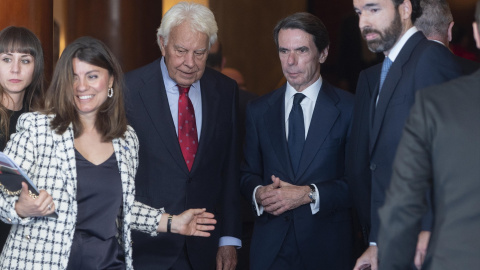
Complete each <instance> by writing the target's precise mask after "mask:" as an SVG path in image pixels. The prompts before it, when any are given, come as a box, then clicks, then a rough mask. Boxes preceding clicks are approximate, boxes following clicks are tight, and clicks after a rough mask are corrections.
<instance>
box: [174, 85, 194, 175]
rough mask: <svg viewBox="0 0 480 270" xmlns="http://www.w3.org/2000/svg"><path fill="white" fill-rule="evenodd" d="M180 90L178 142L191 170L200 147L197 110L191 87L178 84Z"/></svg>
mask: <svg viewBox="0 0 480 270" xmlns="http://www.w3.org/2000/svg"><path fill="white" fill-rule="evenodd" d="M178 90H179V91H180V97H179V98H178V142H179V144H180V148H181V149H182V154H183V158H184V159H185V163H187V167H188V170H189V171H190V170H191V169H192V165H193V160H194V159H195V154H196V153H197V147H198V137H197V124H196V122H195V110H194V109H193V105H192V101H190V98H189V97H188V91H189V90H190V87H187V88H183V87H181V86H178Z"/></svg>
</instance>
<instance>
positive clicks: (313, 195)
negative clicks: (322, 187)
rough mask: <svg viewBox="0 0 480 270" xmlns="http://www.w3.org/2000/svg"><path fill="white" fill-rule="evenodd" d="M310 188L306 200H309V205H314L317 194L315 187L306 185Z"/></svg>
mask: <svg viewBox="0 0 480 270" xmlns="http://www.w3.org/2000/svg"><path fill="white" fill-rule="evenodd" d="M308 186H309V187H310V193H308V198H310V203H315V202H316V201H317V192H315V191H316V189H315V186H314V185H312V184H310V185H308Z"/></svg>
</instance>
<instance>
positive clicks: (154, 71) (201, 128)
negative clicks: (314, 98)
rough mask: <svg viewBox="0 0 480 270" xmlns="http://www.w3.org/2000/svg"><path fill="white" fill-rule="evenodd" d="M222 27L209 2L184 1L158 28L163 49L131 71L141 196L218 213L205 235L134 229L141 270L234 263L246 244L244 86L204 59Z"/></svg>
mask: <svg viewBox="0 0 480 270" xmlns="http://www.w3.org/2000/svg"><path fill="white" fill-rule="evenodd" d="M217 29H218V28H217V23H216V21H215V18H214V15H213V13H212V12H211V11H210V10H209V9H208V8H207V7H205V6H203V5H200V4H194V3H186V2H181V3H178V4H176V5H175V6H173V7H172V8H171V9H170V10H169V11H167V13H166V14H165V16H164V17H163V19H162V22H161V24H160V27H159V29H158V32H157V39H158V44H159V46H160V49H161V51H162V55H163V57H162V58H160V59H158V60H156V61H154V62H153V63H151V64H148V65H146V66H144V67H141V68H139V69H136V70H134V71H131V72H129V73H127V74H126V79H125V80H126V85H127V87H128V90H129V91H128V92H127V94H126V106H127V117H128V121H129V123H130V125H132V127H133V128H134V129H135V131H136V132H137V134H138V138H139V141H140V152H139V156H140V161H139V168H138V173H137V176H136V194H137V195H136V198H137V200H139V201H141V202H145V203H148V204H149V205H152V206H160V205H161V206H163V207H165V209H166V211H169V213H172V214H177V213H182V212H183V211H184V210H185V209H189V208H192V207H193V206H198V207H201V208H206V209H207V211H208V212H211V213H214V214H215V218H216V220H217V221H218V223H217V225H216V226H215V230H214V231H213V232H212V233H211V237H210V238H208V239H207V240H205V241H203V240H198V239H194V238H192V237H184V236H177V235H173V234H161V235H159V236H157V237H155V238H147V237H144V236H143V235H140V234H136V233H134V234H133V250H134V252H133V254H134V255H133V256H134V258H135V259H134V260H135V263H134V267H135V268H136V269H139V270H143V269H182V270H183V269H195V270H197V269H214V268H215V266H216V267H217V269H235V265H236V262H237V257H236V256H237V255H236V248H237V247H240V246H241V241H240V237H241V220H240V218H241V216H240V202H239V178H238V177H239V174H238V167H239V165H238V163H239V161H238V143H237V120H236V117H237V97H238V87H237V84H236V83H235V81H233V80H231V79H230V78H228V77H226V76H224V75H222V74H221V73H219V72H217V71H215V70H213V69H210V68H206V67H205V63H206V60H207V56H208V50H209V49H210V46H211V45H212V44H213V43H214V42H215V41H216V39H217Z"/></svg>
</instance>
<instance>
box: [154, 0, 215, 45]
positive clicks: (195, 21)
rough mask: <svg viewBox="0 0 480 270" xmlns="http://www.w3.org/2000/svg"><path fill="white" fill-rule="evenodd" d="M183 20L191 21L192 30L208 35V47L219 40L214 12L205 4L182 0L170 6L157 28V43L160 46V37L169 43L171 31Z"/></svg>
mask: <svg viewBox="0 0 480 270" xmlns="http://www.w3.org/2000/svg"><path fill="white" fill-rule="evenodd" d="M183 22H188V23H190V26H191V27H192V30H194V31H197V32H200V33H204V34H206V35H207V36H208V40H209V44H208V48H209V49H210V46H212V44H213V43H215V41H217V31H218V27H217V22H216V21H215V16H214V15H213V12H212V11H211V10H210V9H209V8H207V7H206V6H204V5H200V4H196V3H187V2H180V3H178V4H176V5H174V6H173V7H172V8H170V9H169V10H168V11H167V13H165V16H163V19H162V22H161V23H160V27H159V28H158V30H157V43H158V46H160V37H162V38H163V40H164V42H165V45H167V43H168V37H169V35H170V31H171V30H172V28H174V27H175V26H179V25H180V24H182V23H183Z"/></svg>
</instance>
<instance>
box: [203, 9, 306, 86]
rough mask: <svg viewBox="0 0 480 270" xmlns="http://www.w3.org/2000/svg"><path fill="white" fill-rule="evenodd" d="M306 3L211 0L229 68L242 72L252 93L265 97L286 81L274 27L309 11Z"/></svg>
mask: <svg viewBox="0 0 480 270" xmlns="http://www.w3.org/2000/svg"><path fill="white" fill-rule="evenodd" d="M306 2H307V1H306V0H296V1H285V0H280V1H279V0H262V1H251V0H237V1H235V0H210V8H211V9H212V10H213V12H214V14H215V18H216V20H217V23H218V27H219V39H220V41H221V42H222V44H223V53H224V56H225V57H226V59H227V63H226V66H227V67H233V68H236V69H238V70H240V72H242V74H243V75H244V77H245V81H246V84H247V88H248V90H249V91H251V92H255V93H257V94H260V95H262V94H265V93H268V92H270V91H272V90H274V89H275V88H276V87H277V85H278V84H279V82H280V81H282V80H283V74H282V69H281V66H280V61H279V59H278V52H277V49H276V47H275V43H274V41H273V28H274V27H275V25H276V24H277V22H278V21H279V20H280V19H282V18H284V17H286V16H288V15H290V14H292V13H294V12H298V11H306V7H307V4H306Z"/></svg>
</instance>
